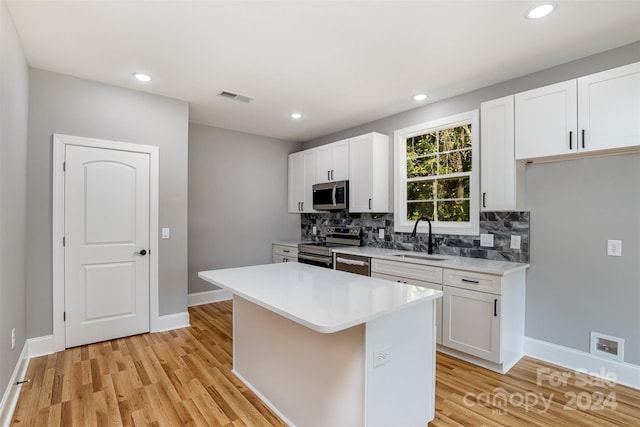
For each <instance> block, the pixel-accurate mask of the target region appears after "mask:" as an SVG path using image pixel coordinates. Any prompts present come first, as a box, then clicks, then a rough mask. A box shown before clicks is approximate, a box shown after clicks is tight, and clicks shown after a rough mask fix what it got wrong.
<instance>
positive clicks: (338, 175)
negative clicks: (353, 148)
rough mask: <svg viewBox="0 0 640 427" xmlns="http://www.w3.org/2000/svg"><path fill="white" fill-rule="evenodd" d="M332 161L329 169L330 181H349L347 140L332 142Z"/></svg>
mask: <svg viewBox="0 0 640 427" xmlns="http://www.w3.org/2000/svg"><path fill="white" fill-rule="evenodd" d="M331 146H332V151H333V161H332V167H331V180H332V181H344V180H346V179H349V140H348V139H343V140H342V141H338V142H334V143H333V144H331Z"/></svg>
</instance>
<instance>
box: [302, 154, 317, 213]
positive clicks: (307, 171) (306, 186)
mask: <svg viewBox="0 0 640 427" xmlns="http://www.w3.org/2000/svg"><path fill="white" fill-rule="evenodd" d="M302 153H303V154H302V157H303V160H302V162H303V164H304V175H303V183H302V190H301V191H302V196H301V200H302V206H301V208H302V209H301V212H316V211H315V210H314V209H313V184H315V178H316V177H315V175H316V154H317V153H316V151H315V150H306V151H303V152H302Z"/></svg>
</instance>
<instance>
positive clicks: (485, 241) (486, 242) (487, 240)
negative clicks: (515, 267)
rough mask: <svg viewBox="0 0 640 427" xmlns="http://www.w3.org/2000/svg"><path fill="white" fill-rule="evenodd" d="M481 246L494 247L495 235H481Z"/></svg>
mask: <svg viewBox="0 0 640 427" xmlns="http://www.w3.org/2000/svg"><path fill="white" fill-rule="evenodd" d="M480 246H485V247H493V234H481V235H480Z"/></svg>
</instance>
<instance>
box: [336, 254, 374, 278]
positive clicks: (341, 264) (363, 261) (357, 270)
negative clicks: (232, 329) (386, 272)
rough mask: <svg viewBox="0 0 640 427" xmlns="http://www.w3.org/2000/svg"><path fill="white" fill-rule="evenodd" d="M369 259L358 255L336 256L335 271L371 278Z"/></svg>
mask: <svg viewBox="0 0 640 427" xmlns="http://www.w3.org/2000/svg"><path fill="white" fill-rule="evenodd" d="M370 264H371V258H369V257H363V256H358V255H346V254H336V270H340V271H346V272H349V273H354V274H360V275H362V276H371V265H370Z"/></svg>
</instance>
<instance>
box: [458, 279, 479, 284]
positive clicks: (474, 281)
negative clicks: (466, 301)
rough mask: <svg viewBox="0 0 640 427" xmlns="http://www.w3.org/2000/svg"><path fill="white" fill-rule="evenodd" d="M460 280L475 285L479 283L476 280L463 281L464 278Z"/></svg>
mask: <svg viewBox="0 0 640 427" xmlns="http://www.w3.org/2000/svg"><path fill="white" fill-rule="evenodd" d="M461 280H462V281H463V282H465V283H474V284H476V285H477V284H478V283H480V282H479V281H478V280H471V279H465V278H462V279H461Z"/></svg>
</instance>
